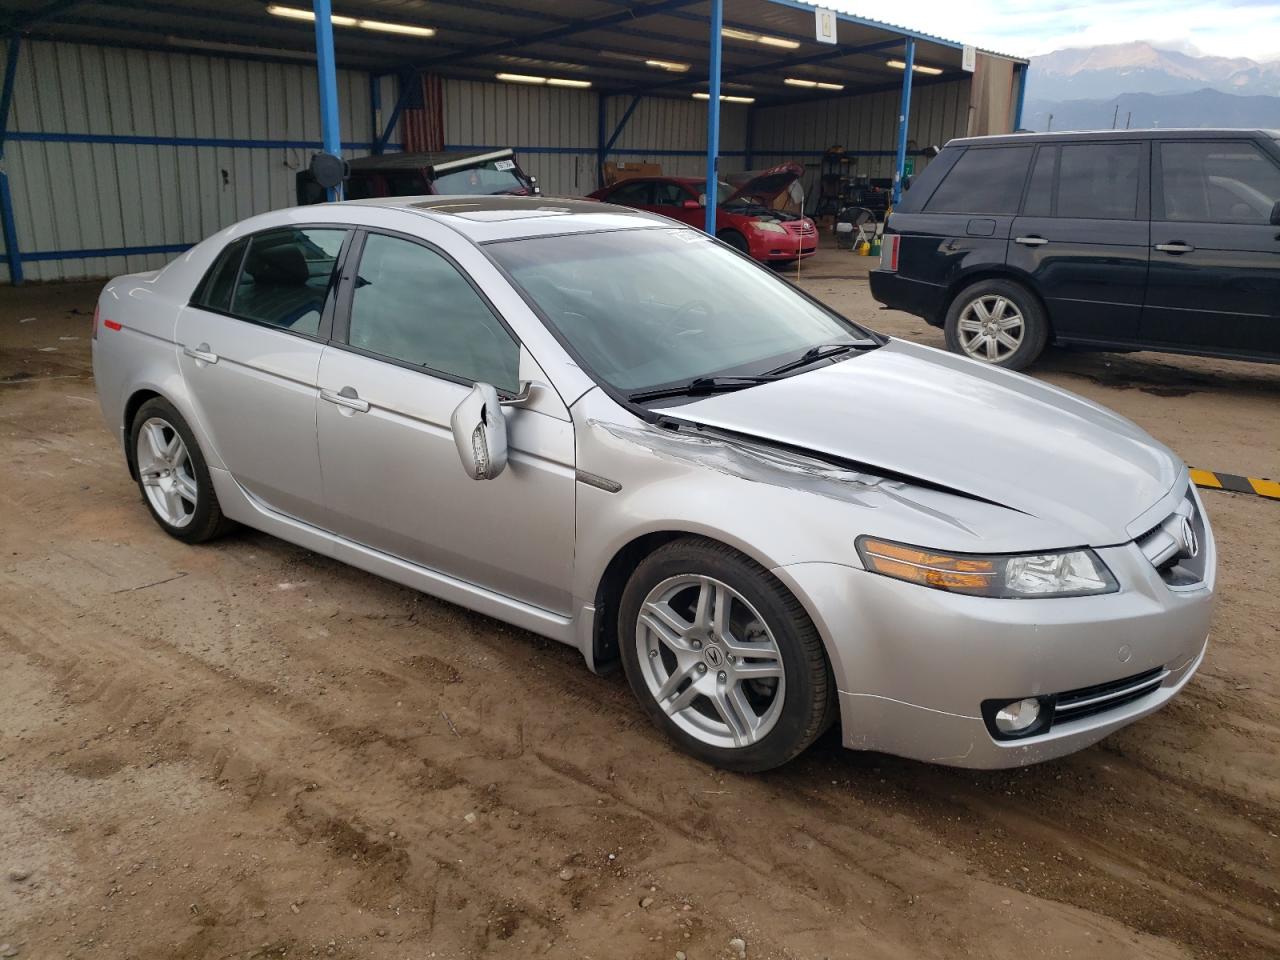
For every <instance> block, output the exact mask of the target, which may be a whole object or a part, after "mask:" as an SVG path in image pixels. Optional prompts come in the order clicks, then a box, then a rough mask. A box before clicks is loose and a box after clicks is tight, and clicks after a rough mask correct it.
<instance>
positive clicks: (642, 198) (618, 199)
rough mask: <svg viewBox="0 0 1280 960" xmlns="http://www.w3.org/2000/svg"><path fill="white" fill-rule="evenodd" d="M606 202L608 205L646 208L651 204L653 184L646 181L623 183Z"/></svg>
mask: <svg viewBox="0 0 1280 960" xmlns="http://www.w3.org/2000/svg"><path fill="white" fill-rule="evenodd" d="M608 201H609V202H610V203H620V204H622V205H623V206H624V207H634V206H639V205H644V206H648V205H649V204H651V203H653V184H652V183H650V182H649V181H648V180H636V181H634V182H632V183H624V184H623V185H622V186H620V187H619V188H618V189H617V190H615V191H613V193H611V194H609V196H608Z"/></svg>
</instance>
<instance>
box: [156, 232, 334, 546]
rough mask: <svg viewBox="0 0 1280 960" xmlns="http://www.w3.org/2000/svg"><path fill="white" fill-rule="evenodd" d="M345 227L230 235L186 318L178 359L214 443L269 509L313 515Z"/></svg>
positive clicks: (318, 504)
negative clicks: (323, 378) (325, 366)
mask: <svg viewBox="0 0 1280 960" xmlns="http://www.w3.org/2000/svg"><path fill="white" fill-rule="evenodd" d="M349 236H350V231H349V230H348V229H346V228H344V227H336V226H316V227H286V228H282V229H276V230H267V231H263V232H262V233H256V234H254V235H253V236H251V237H248V238H245V239H242V240H239V241H237V242H235V243H233V244H231V245H230V246H229V247H228V248H227V249H226V250H225V251H224V252H223V254H222V256H221V257H220V258H219V260H218V261H217V262H216V263H215V264H214V267H213V269H212V270H211V271H210V274H209V276H208V277H207V278H206V280H205V282H204V283H202V284H201V286H200V288H199V289H198V290H197V291H196V295H195V296H194V297H193V298H192V302H191V304H190V305H189V306H187V307H186V308H184V309H183V311H182V313H181V314H180V315H179V317H178V342H179V343H180V344H181V346H182V353H181V357H180V366H181V370H182V376H183V379H184V380H185V381H186V384H187V389H188V392H189V394H190V396H191V397H192V400H193V402H194V405H195V409H196V415H197V417H198V418H199V420H200V423H201V425H202V426H203V428H204V431H205V434H206V435H207V436H208V438H209V440H210V442H211V443H212V444H213V448H214V451H215V452H216V454H217V456H218V458H219V459H220V460H222V462H223V463H224V464H225V466H226V468H227V469H228V470H229V471H230V472H231V475H232V476H233V477H234V478H235V479H236V482H237V483H239V484H240V486H242V487H243V488H244V489H245V490H247V491H248V492H249V493H250V494H252V495H253V496H254V497H255V498H257V499H258V500H260V501H261V502H263V503H264V504H266V505H267V506H269V507H271V508H273V509H275V510H277V511H279V512H281V513H284V514H287V515H289V516H292V517H296V518H297V519H300V520H304V521H307V522H316V521H317V520H318V519H320V517H321V515H322V512H323V496H322V491H321V485H320V470H319V466H320V464H319V457H318V453H317V450H316V398H317V392H318V391H317V385H316V384H317V381H316V375H317V372H318V368H319V365H320V355H321V353H322V352H323V350H324V344H325V342H326V340H327V338H328V330H329V326H330V324H331V321H332V315H333V296H334V277H335V275H336V270H335V267H336V265H337V263H338V262H339V260H340V258H341V256H342V254H343V252H344V249H345V245H346V241H347V239H348V238H349Z"/></svg>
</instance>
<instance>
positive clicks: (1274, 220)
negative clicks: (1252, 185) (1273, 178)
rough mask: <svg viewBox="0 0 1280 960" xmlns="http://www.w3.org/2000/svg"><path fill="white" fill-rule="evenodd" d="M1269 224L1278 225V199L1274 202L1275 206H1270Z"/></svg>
mask: <svg viewBox="0 0 1280 960" xmlns="http://www.w3.org/2000/svg"><path fill="white" fill-rule="evenodd" d="M1271 225H1272V226H1273V227H1280V200H1277V201H1276V202H1275V206H1273V207H1272V208H1271Z"/></svg>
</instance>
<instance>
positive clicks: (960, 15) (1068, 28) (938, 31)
mask: <svg viewBox="0 0 1280 960" xmlns="http://www.w3.org/2000/svg"><path fill="white" fill-rule="evenodd" d="M813 2H817V3H820V4H821V5H824V6H829V7H832V8H835V9H838V10H843V11H846V12H849V13H856V14H858V15H859V16H864V17H868V18H869V19H873V20H882V21H887V22H889V23H895V24H897V25H898V26H903V27H908V28H910V29H913V30H919V31H921V32H923V33H932V34H935V35H937V36H941V37H946V38H947V39H949V40H959V41H962V42H964V43H973V44H976V45H978V46H980V47H985V48H987V49H989V50H995V51H997V52H1000V53H1009V54H1013V55H1015V56H1031V57H1033V56H1037V55H1039V54H1042V53H1049V52H1050V51H1052V50H1060V49H1062V48H1063V47H1092V46H1099V45H1102V44H1107V43H1124V42H1128V41H1132V40H1149V41H1152V42H1153V43H1155V44H1156V45H1157V46H1162V47H1170V48H1172V49H1178V50H1185V51H1186V52H1188V53H1200V54H1212V55H1214V56H1221V57H1242V56H1243V57H1250V58H1252V59H1254V60H1280V0H1081V2H1078V3H1071V2H1067V0H1039V2H1035V0H913V2H911V3H902V4H894V5H890V4H887V3H884V2H883V0H882V2H878V3H867V2H854V0H813Z"/></svg>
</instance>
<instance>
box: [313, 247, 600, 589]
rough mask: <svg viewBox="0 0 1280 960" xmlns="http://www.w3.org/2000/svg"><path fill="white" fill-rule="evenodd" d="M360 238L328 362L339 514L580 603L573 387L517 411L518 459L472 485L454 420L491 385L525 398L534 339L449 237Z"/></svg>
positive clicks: (488, 577)
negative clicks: (525, 369)
mask: <svg viewBox="0 0 1280 960" xmlns="http://www.w3.org/2000/svg"><path fill="white" fill-rule="evenodd" d="M447 240H448V238H445V237H442V238H441V241H442V243H444V242H447ZM357 245H358V246H360V247H361V248H362V249H360V250H359V251H358V257H359V259H358V261H353V262H358V266H356V267H355V269H354V270H353V271H344V272H346V273H348V276H347V277H345V278H344V281H343V288H344V292H343V294H342V295H341V298H340V307H339V311H338V315H337V322H336V324H335V330H334V337H333V341H334V342H333V344H332V345H331V346H330V347H328V348H327V349H326V350H325V352H324V356H323V357H322V358H321V361H320V373H319V382H320V387H321V392H320V396H321V400H320V403H319V412H318V417H317V428H318V437H319V446H320V469H321V474H322V476H323V477H324V499H325V506H326V510H327V513H328V519H327V521H326V524H325V525H326V526H327V527H328V528H329V529H331V530H333V531H335V532H336V533H338V534H340V535H342V536H344V537H347V538H348V539H351V540H354V541H356V542H358V543H362V544H364V545H366V546H369V547H373V548H375V549H377V550H381V551H383V552H385V553H389V554H392V555H394V556H397V557H400V558H402V559H404V560H408V561H410V562H412V563H416V564H419V565H421V566H424V567H428V568H430V569H432V570H435V571H437V572H440V573H444V574H447V575H449V576H452V577H455V578H457V579H460V580H464V581H467V582H469V583H473V584H476V585H479V586H482V587H485V588H488V589H490V590H494V591H496V592H498V593H501V594H504V595H506V596H509V597H513V598H515V599H518V600H521V601H523V602H525V603H529V604H532V605H533V606H537V607H540V608H542V609H544V610H551V611H553V612H556V613H561V614H568V613H569V612H570V610H571V606H572V604H571V589H572V573H573V550H574V496H575V489H574V483H575V479H574V463H575V456H574V438H573V425H572V423H571V422H570V420H569V416H568V412H567V410H565V409H564V406H563V404H562V403H559V401H558V398H556V400H555V404H552V405H549V406H547V407H545V408H541V409H540V408H537V407H536V406H535V407H515V406H513V407H507V408H504V411H503V412H504V415H505V416H506V418H507V431H508V438H509V462H508V467H507V469H506V471H504V472H503V473H502V474H501V475H500V476H498V477H497V478H495V479H493V480H472V479H471V478H470V477H469V476H468V475H467V474H466V473H465V472H464V470H463V467H462V464H461V462H460V461H459V458H458V451H457V447H456V446H455V444H454V439H453V433H452V431H451V429H450V423H449V418H450V416H451V415H452V413H453V411H454V409H455V408H456V407H457V406H458V404H459V403H461V402H462V400H463V398H464V397H465V396H466V395H467V393H468V392H469V391H470V389H471V386H472V385H473V384H474V383H476V382H485V383H490V384H492V385H493V386H495V387H496V388H497V389H498V390H499V391H500V392H501V393H502V394H503V395H505V396H512V395H514V394H516V393H517V392H518V391H519V387H520V383H519V381H520V367H521V363H522V360H523V359H524V358H523V357H522V348H521V346H520V344H519V343H518V342H517V341H516V339H515V337H514V336H513V335H512V333H511V332H510V331H509V330H508V329H507V327H506V326H505V325H504V323H503V322H502V321H501V320H500V319H499V318H498V315H497V313H496V311H495V310H494V309H493V307H492V306H491V305H490V304H489V302H488V301H487V300H486V299H485V298H484V297H483V296H482V295H481V294H480V293H479V291H478V290H477V289H476V287H475V286H474V285H473V284H472V283H471V281H470V279H469V278H468V277H467V276H466V275H465V274H464V273H463V271H462V269H461V268H460V267H459V266H458V265H457V264H456V262H455V261H453V260H452V259H451V258H450V257H449V256H448V255H446V253H445V252H444V251H443V250H442V249H441V248H439V247H436V246H432V245H430V244H427V243H424V242H422V241H421V240H417V239H411V238H408V237H404V236H400V235H392V234H384V233H376V232H370V233H367V234H362V237H361V240H360V241H359V242H358V244H357ZM526 362H529V361H526Z"/></svg>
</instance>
